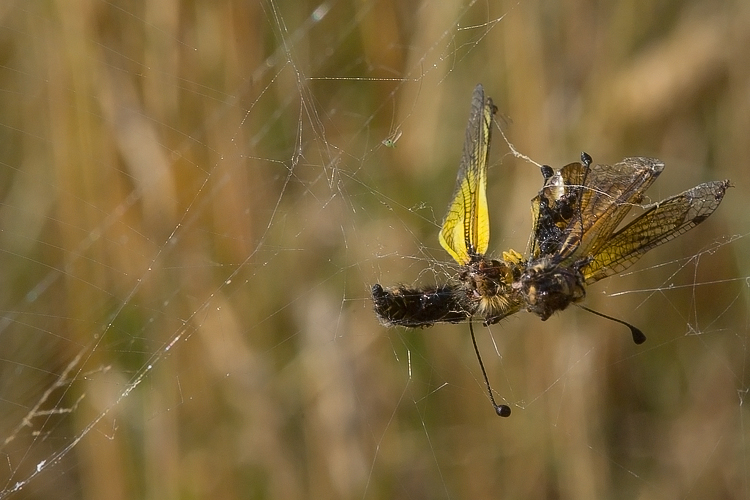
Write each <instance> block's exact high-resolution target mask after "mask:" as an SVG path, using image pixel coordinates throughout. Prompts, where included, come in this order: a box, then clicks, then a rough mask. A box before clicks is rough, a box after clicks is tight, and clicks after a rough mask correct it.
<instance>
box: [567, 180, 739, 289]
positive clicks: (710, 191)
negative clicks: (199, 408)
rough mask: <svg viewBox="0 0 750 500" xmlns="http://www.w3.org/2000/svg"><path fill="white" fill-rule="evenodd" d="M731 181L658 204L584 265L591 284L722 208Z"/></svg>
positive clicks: (650, 207)
mask: <svg viewBox="0 0 750 500" xmlns="http://www.w3.org/2000/svg"><path fill="white" fill-rule="evenodd" d="M730 186H731V184H730V183H729V181H713V182H706V183H705V184H700V185H698V186H695V187H694V188H692V189H688V190H687V191H685V192H683V193H680V194H678V195H675V196H672V197H670V198H667V199H666V200H664V201H660V202H658V203H654V204H653V205H650V206H648V207H647V208H646V211H645V212H644V213H642V214H641V215H640V216H638V217H637V218H636V219H634V220H633V221H631V222H630V224H628V225H627V226H625V227H623V228H622V229H620V230H619V231H617V232H616V233H615V234H613V235H612V236H611V237H609V238H608V239H607V241H606V242H604V244H603V245H602V246H601V248H598V249H597V251H596V253H594V254H592V258H591V261H590V262H589V263H588V264H586V265H585V266H583V267H582V268H581V272H582V273H583V276H584V278H585V279H586V283H587V284H591V283H594V282H595V281H599V280H600V279H602V278H606V277H607V276H612V275H613V274H617V273H621V272H622V271H624V270H625V269H627V268H628V267H630V266H631V265H632V264H633V263H634V262H635V261H637V260H638V259H640V258H641V257H642V256H643V255H644V254H645V253H646V252H648V251H649V250H651V249H652V248H654V247H657V246H659V245H661V244H662V243H666V242H667V241H670V240H672V239H674V238H676V237H678V236H679V235H681V234H683V233H685V232H687V231H689V230H690V229H692V228H694V227H695V226H697V225H698V224H700V223H701V222H703V221H704V220H706V219H707V218H708V216H709V215H711V214H712V213H713V212H714V210H716V209H717V208H718V207H719V203H721V200H722V199H723V198H724V193H726V190H727V188H729V187H730Z"/></svg>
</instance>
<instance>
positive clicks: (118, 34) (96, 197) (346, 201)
mask: <svg viewBox="0 0 750 500" xmlns="http://www.w3.org/2000/svg"><path fill="white" fill-rule="evenodd" d="M0 26H1V28H0V100H1V103H0V110H1V111H0V164H1V168H0V199H1V200H2V201H1V203H0V276H2V283H3V285H4V286H2V287H1V288H0V310H1V311H2V314H1V315H0V351H1V352H2V354H0V442H2V443H3V445H2V449H1V450H0V452H1V453H2V459H1V460H0V489H1V491H0V498H6V497H13V498H39V499H41V498H56V499H59V498H84V499H95V498H96V499H100V498H108V499H119V498H122V499H130V498H159V499H168V498H196V499H197V498H222V499H233V498H238V499H239V498H242V499H244V498H257V499H264V498H284V499H295V498H300V499H301V498H342V499H348V498H356V499H365V498H475V499H482V498H497V497H507V498H556V499H581V498H640V499H672V498H684V499H691V498H695V499H707V498H722V499H727V498H750V468H748V463H750V432H749V431H748V430H749V429H750V417H749V413H748V410H747V405H746V402H747V401H746V400H747V398H748V391H749V390H750V373H749V372H750V351H749V350H748V348H749V343H750V342H749V341H750V335H749V334H748V323H749V321H750V316H749V315H748V306H749V305H750V304H749V299H750V295H749V294H748V283H750V281H749V280H748V277H750V269H748V268H749V267H750V259H748V257H749V256H750V248H748V238H747V235H748V233H749V232H750V229H748V228H750V220H749V219H750V214H749V213H748V210H747V199H748V197H749V196H750V169H748V168H747V162H748V158H750V140H748V130H750V3H748V2H746V1H743V0H728V1H719V2H717V1H714V0H710V1H709V0H694V1H679V0H671V1H670V0H667V1H662V2H645V1H636V2H632V1H612V2H595V1H592V0H570V1H567V2H549V1H547V2H541V1H534V0H528V1H527V0H520V1H512V2H505V1H487V0H485V1H479V2H473V1H461V0H459V1H454V2H430V1H425V2H398V1H393V0H374V1H368V0H358V1H348V0H330V1H326V2H322V3H321V2H319V1H316V2H306V1H299V2H287V1H283V0H281V1H211V2H208V1H206V2H178V1H174V0H172V1H160V2H145V1H138V0H133V1H129V2H114V3H112V2H99V1H72V2H71V1H69V0H68V1H65V2H62V1H58V2H53V1H50V2H47V1H40V2H31V3H29V2H18V1H6V2H3V4H2V6H0ZM478 82H481V83H483V84H484V87H485V91H486V93H487V94H488V95H490V96H492V98H493V99H494V101H495V103H496V104H497V105H498V107H499V113H498V116H497V126H498V127H500V129H501V130H502V131H503V133H504V134H505V135H506V137H507V139H508V141H509V142H510V143H511V144H512V145H513V146H514V147H515V148H516V149H517V150H518V151H520V152H521V153H523V154H525V155H528V156H529V157H530V158H532V159H533V160H534V161H536V162H539V163H546V164H549V165H552V166H554V167H560V166H562V165H564V164H566V163H569V162H571V161H576V160H577V159H578V158H579V155H580V152H581V151H582V150H583V151H586V152H588V153H589V154H591V156H592V157H593V158H594V161H595V162H600V163H613V162H616V161H619V160H620V159H621V158H623V157H625V156H637V155H642V156H655V157H658V158H660V159H661V160H663V161H664V162H665V163H666V169H665V171H664V173H663V175H662V176H661V178H660V179H659V180H658V181H657V182H656V184H655V185H654V186H653V188H652V189H651V190H650V192H649V199H650V200H658V199H662V198H665V197H667V196H670V195H672V194H675V193H678V192H680V191H683V190H685V189H688V188H690V187H692V186H694V185H696V184H698V183H700V182H704V181H708V180H721V179H725V178H728V179H731V180H732V182H733V184H734V186H735V187H734V188H733V189H732V190H730V191H729V192H728V194H727V196H726V199H725V201H724V202H723V204H722V205H721V207H720V208H719V209H718V211H717V212H716V213H715V214H714V215H713V216H712V217H711V218H710V219H708V221H706V222H705V223H704V224H702V225H701V226H700V227H698V228H697V229H695V230H693V231H691V232H690V233H688V234H686V235H684V236H682V237H680V238H679V240H677V241H675V242H671V243H669V244H667V245H665V246H663V247H660V248H658V249H656V250H654V251H652V252H651V253H650V254H649V255H647V256H646V257H645V258H644V259H643V260H642V261H641V262H639V263H638V264H637V265H636V266H634V267H633V268H631V269H630V270H628V272H627V273H625V274H624V275H623V276H616V277H612V278H609V279H607V280H605V281H603V282H600V283H598V284H596V285H594V286H592V287H591V288H589V290H588V298H587V305H588V306H590V307H592V308H594V309H596V310H598V311H601V312H603V313H606V314H609V315H612V316H615V317H617V318H621V319H623V320H626V321H628V322H631V323H633V324H635V325H637V326H639V327H640V328H641V329H642V330H643V331H644V332H645V333H646V335H647V336H648V341H647V342H646V343H645V344H643V345H641V346H635V345H634V344H633V343H632V341H631V339H630V336H629V334H628V332H627V329H625V328H624V327H622V326H621V325H618V324H616V323H613V322H610V321H607V320H605V319H602V318H599V317H596V316H593V315H591V314H588V313H586V312H585V311H582V310H580V309H576V308H571V309H570V310H567V311H565V312H564V313H561V314H558V315H556V316H554V317H553V318H551V319H550V320H549V321H547V322H541V321H539V319H538V318H537V317H535V316H532V315H530V314H527V313H520V314H517V315H516V316H514V317H511V318H509V319H507V320H505V321H503V322H502V323H501V324H498V325H493V326H492V327H490V328H483V327H481V326H480V325H477V329H476V330H477V335H478V342H479V347H480V349H481V351H482V353H483V359H484V363H485V366H486V368H487V371H488V374H489V376H490V378H491V381H492V384H493V388H494V390H495V391H496V398H498V400H499V401H502V402H505V403H506V404H509V405H510V406H511V407H512V409H513V414H512V416H511V417H510V418H508V419H500V418H498V417H497V416H496V415H495V414H494V411H493V410H492V407H491V406H490V404H489V401H488V398H487V395H486V392H485V388H484V382H483V380H482V375H481V372H480V370H479V366H478V363H477V361H476V359H475V356H474V351H473V348H472V346H471V341H470V337H469V332H468V327H467V326H466V325H441V326H435V327H433V328H430V329H423V330H416V331H407V330H402V329H386V328H383V327H382V326H380V325H379V324H378V322H377V320H376V318H375V317H374V314H373V313H372V305H371V302H370V299H369V288H370V286H372V284H374V283H382V284H384V285H395V284H399V283H403V284H407V285H415V284H430V283H438V282H445V281H446V280H447V279H449V278H450V277H451V276H454V274H455V272H456V268H455V266H453V265H452V264H451V262H450V257H449V256H448V255H447V254H446V252H444V251H443V250H442V249H441V248H440V247H439V245H438V240H437V233H438V229H439V226H440V223H441V221H442V218H443V215H444V213H445V210H446V208H447V206H448V203H449V201H450V197H451V194H452V192H453V189H454V182H455V176H456V170H457V167H458V160H459V157H460V154H461V147H462V143H463V137H464V127H465V125H466V121H467V119H468V115H469V106H470V99H471V92H472V89H473V88H474V86H475V84H476V83H478ZM394 141H395V142H394ZM388 146H392V147H388ZM541 183H542V176H541V175H540V173H539V170H538V168H537V167H536V166H535V165H533V164H532V163H530V162H528V161H524V160H522V159H519V158H516V157H515V156H513V155H512V154H510V148H509V146H508V144H506V143H505V141H504V140H503V138H502V136H501V134H500V133H498V129H496V132H495V135H494V142H493V147H492V152H491V165H490V170H489V187H488V189H489V193H488V194H489V203H490V210H491V222H492V238H491V243H490V248H491V255H493V256H499V255H500V253H501V252H502V251H503V250H507V249H509V248H514V249H516V250H519V251H523V250H524V248H525V245H526V241H527V238H528V235H529V228H530V216H529V201H530V200H531V198H532V197H533V196H534V195H535V194H536V192H537V190H538V189H539V188H540V186H541Z"/></svg>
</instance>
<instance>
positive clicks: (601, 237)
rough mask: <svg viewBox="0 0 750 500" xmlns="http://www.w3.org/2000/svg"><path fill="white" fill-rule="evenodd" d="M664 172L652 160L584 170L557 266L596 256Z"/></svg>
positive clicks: (633, 161)
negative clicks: (578, 196)
mask: <svg viewBox="0 0 750 500" xmlns="http://www.w3.org/2000/svg"><path fill="white" fill-rule="evenodd" d="M663 169H664V164H663V163H662V162H661V161H659V160H657V159H655V158H644V157H634V158H625V159H624V160H622V161H621V162H619V163H615V164H613V165H593V166H591V167H590V168H588V169H587V170H588V171H587V172H586V174H585V180H584V182H583V186H582V188H581V190H580V200H579V201H578V202H577V203H578V209H576V210H574V211H573V214H572V216H571V218H570V220H569V221H568V222H567V227H566V229H565V235H564V241H563V242H562V244H561V245H560V247H559V249H558V256H559V258H560V261H561V262H565V261H568V262H570V261H574V260H577V259H578V258H579V257H580V256H583V255H596V254H597V253H599V251H600V249H601V248H602V247H603V246H604V245H606V244H607V242H608V241H609V239H610V236H611V235H612V233H613V232H614V230H615V229H616V228H617V226H618V225H619V224H620V222H621V221H622V219H623V218H624V217H625V215H627V213H628V212H629V211H630V209H631V207H632V206H633V205H634V204H638V203H640V202H641V201H642V200H643V193H644V192H645V191H646V190H647V189H648V188H649V187H650V186H651V184H652V183H653V182H654V180H656V178H657V177H658V176H659V174H660V173H661V172H662V170H663Z"/></svg>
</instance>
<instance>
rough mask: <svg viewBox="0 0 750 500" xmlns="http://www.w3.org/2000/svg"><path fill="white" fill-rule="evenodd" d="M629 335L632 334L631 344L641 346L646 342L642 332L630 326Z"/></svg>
mask: <svg viewBox="0 0 750 500" xmlns="http://www.w3.org/2000/svg"><path fill="white" fill-rule="evenodd" d="M630 333H632V334H633V342H635V343H636V345H641V344H643V343H644V342H645V341H646V336H645V335H644V334H643V332H642V331H640V330H639V329H638V328H636V327H634V326H632V325H630Z"/></svg>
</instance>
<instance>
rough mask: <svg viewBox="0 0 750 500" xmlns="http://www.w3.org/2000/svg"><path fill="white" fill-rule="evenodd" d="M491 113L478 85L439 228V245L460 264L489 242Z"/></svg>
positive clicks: (487, 100) (483, 251) (490, 104)
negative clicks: (488, 192) (453, 182)
mask: <svg viewBox="0 0 750 500" xmlns="http://www.w3.org/2000/svg"><path fill="white" fill-rule="evenodd" d="M495 112H497V108H496V107H495V105H494V104H492V99H490V98H489V97H488V98H487V99H485V98H484V89H483V88H482V85H481V84H478V85H477V86H476V87H475V88H474V94H473V95H472V98H471V115H470V116H469V123H468V125H467V126H466V139H465V140H464V151H463V154H462V155H461V165H460V166H459V169H458V178H457V179H456V191H455V193H454V194H453V201H452V202H451V205H450V208H449V209H448V214H447V215H446V216H445V221H444V222H443V227H442V229H441V230H440V244H441V245H442V247H443V248H445V250H446V251H447V252H448V253H449V254H451V256H452V257H453V258H454V259H455V260H456V262H458V263H459V264H462V265H466V264H468V263H469V262H471V259H472V257H473V256H476V255H483V254H484V253H485V252H487V247H488V246H489V242H490V219H489V213H488V211H487V159H488V157H489V154H490V138H491V131H492V116H493V115H494V114H495Z"/></svg>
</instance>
